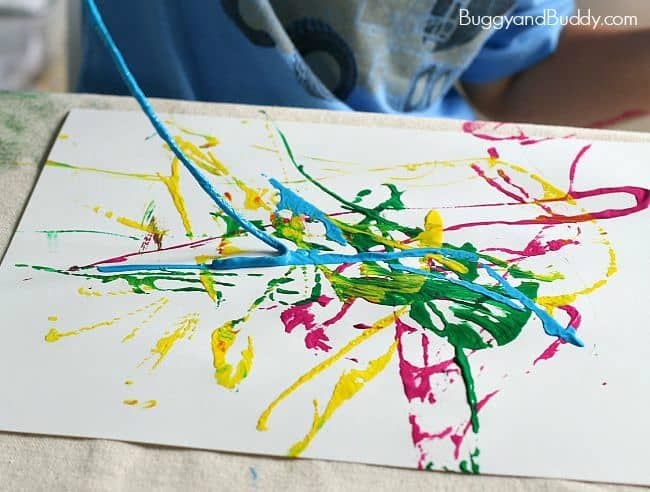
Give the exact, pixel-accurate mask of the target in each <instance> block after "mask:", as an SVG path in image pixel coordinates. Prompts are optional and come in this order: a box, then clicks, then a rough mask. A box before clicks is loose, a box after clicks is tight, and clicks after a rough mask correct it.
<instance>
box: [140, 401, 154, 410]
mask: <svg viewBox="0 0 650 492" xmlns="http://www.w3.org/2000/svg"><path fill="white" fill-rule="evenodd" d="M157 406H158V402H157V401H156V400H147V401H145V402H144V403H143V404H142V408H145V409H148V408H155V407H157Z"/></svg>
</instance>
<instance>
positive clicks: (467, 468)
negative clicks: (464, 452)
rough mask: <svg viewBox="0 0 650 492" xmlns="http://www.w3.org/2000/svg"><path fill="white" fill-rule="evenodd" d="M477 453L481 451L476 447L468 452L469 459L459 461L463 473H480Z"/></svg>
mask: <svg viewBox="0 0 650 492" xmlns="http://www.w3.org/2000/svg"><path fill="white" fill-rule="evenodd" d="M479 454H481V451H480V450H479V449H478V448H476V449H474V451H472V452H471V453H470V454H469V460H462V461H461V462H460V463H459V468H460V471H461V472H463V473H471V474H474V475H478V474H479V473H480V468H479V465H478V463H477V461H476V458H478V456H479Z"/></svg>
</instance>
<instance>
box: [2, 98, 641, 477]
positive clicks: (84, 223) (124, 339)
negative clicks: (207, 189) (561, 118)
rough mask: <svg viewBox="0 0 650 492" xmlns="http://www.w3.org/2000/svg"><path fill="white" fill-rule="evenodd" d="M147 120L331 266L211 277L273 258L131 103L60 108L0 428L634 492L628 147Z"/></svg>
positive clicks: (634, 268)
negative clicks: (116, 108)
mask: <svg viewBox="0 0 650 492" xmlns="http://www.w3.org/2000/svg"><path fill="white" fill-rule="evenodd" d="M166 118H167V119H168V124H169V126H170V128H171V130H172V132H173V134H174V135H175V136H176V138H177V141H178V142H179V143H180V144H181V146H182V148H183V149H184V151H185V152H186V154H187V155H188V156H189V157H190V158H191V159H192V160H193V162H194V163H195V164H196V165H197V166H198V168H199V169H200V170H201V172H202V173H203V175H205V176H206V177H207V178H208V180H209V181H210V182H211V183H212V185H213V186H214V187H215V188H216V189H217V190H219V191H220V192H222V193H223V195H224V196H225V198H226V199H227V200H228V201H229V202H230V203H231V204H232V206H233V207H234V208H235V209H236V210H238V211H239V212H240V213H241V214H243V215H244V216H245V217H246V218H248V219H249V220H251V221H253V222H254V224H256V226H257V227H259V228H262V229H263V230H264V231H266V232H267V233H270V234H272V235H274V236H275V237H277V238H279V239H281V241H283V242H284V243H285V244H286V245H288V246H289V247H290V248H291V249H292V250H299V251H301V252H302V253H304V257H308V258H312V259H313V258H321V259H322V258H329V260H328V261H320V260H318V261H313V262H312V263H310V261H305V262H303V263H302V264H299V263H300V262H293V263H291V262H288V263H287V264H284V265H279V266H274V267H270V268H244V269H227V270H220V269H214V268H213V266H214V264H213V262H214V261H215V260H217V261H218V260H220V259H223V258H231V257H241V256H245V257H250V256H255V255H261V254H262V255H263V254H272V253H273V252H272V251H271V250H269V248H268V247H267V246H265V245H264V244H262V243H261V242H259V241H258V240H257V239H254V238H252V237H250V236H249V235H247V234H243V233H242V230H241V229H240V228H239V226H238V225H237V223H236V222H235V221H233V220H232V219H231V218H229V217H227V216H226V215H225V214H224V213H223V212H222V211H221V210H220V209H219V208H217V207H216V205H215V204H214V202H213V201H212V200H211V199H210V198H209V197H208V195H207V194H206V193H204V191H203V190H202V189H201V188H200V187H199V186H198V185H197V184H196V182H195V181H194V180H193V178H192V177H191V176H190V174H189V173H188V172H187V170H186V169H185V168H184V167H183V166H182V165H181V164H180V163H179V162H178V160H176V159H175V158H174V157H173V155H172V154H171V152H170V151H169V149H167V148H166V147H165V146H164V145H163V144H162V142H161V141H160V139H158V138H157V137H156V136H154V135H153V132H152V129H151V127H150V126H149V124H148V123H147V121H146V120H145V118H144V116H143V115H141V114H139V113H129V112H109V111H86V110H84V111H73V112H72V113H71V114H70V115H69V116H68V118H67V120H66V122H65V124H64V126H63V128H62V130H61V133H60V135H59V137H58V139H57V140H56V143H55V145H54V147H53V149H52V151H51V154H50V156H49V158H48V160H47V162H46V165H45V167H44V170H43V172H42V175H41V177H40V179H39V181H38V184H37V186H36V188H35V190H34V193H33V196H32V198H31V200H30V202H29V205H28V207H27V209H26V211H25V213H24V216H23V217H22V220H21V221H20V225H19V227H18V230H17V232H16V234H15V236H14V238H13V241H12V243H11V245H10V247H9V249H8V251H7V252H6V254H5V257H4V259H3V262H2V266H1V269H0V293H1V298H2V323H1V328H0V330H1V333H2V337H1V340H2V342H1V343H0V388H2V395H1V396H0V428H1V429H4V430H8V431H16V432H28V433H44V434H56V435H68V436H86V437H97V438H109V439H122V440H128V441H136V442H147V443H160V444H167V445H176V446H187V447H196V448H206V449H216V450H226V451H235V452H245V453H261V454H270V455H290V456H300V457H309V458H321V459H334V460H345V461H353V462H363V463H373V464H383V465H391V466H400V467H417V468H421V469H425V470H449V471H460V472H467V473H479V472H480V473H490V474H506V475H526V476H545V477H563V478H574V479H584V480H597V481H606V482H629V483H643V484H650V469H649V468H648V466H647V463H646V462H647V456H648V454H647V443H648V442H649V441H650V424H649V423H648V420H647V413H648V408H649V407H650V378H649V377H648V375H647V374H648V368H647V366H646V365H645V364H646V363H647V362H648V361H649V360H650V330H648V329H647V326H646V325H647V306H648V301H649V296H648V278H649V275H650V262H649V256H648V253H647V242H648V237H649V236H648V232H649V229H648V212H647V210H646V208H647V206H648V188H650V170H649V168H648V162H647V161H648V155H650V148H649V147H648V146H647V145H641V144H630V143H626V144H622V143H605V142H593V143H590V142H585V141H580V140H576V139H574V138H572V137H571V136H567V138H563V139H536V138H534V137H531V136H527V135H524V134H523V133H521V132H520V131H519V130H518V129H516V128H514V129H513V132H512V135H511V136H509V137H507V136H506V137H504V136H503V132H501V133H500V134H499V135H495V134H492V133H491V129H490V127H489V125H483V124H467V125H465V127H464V129H465V132H464V133H460V132H459V133H446V132H431V131H423V130H410V129H400V128H364V127H353V126H337V125H324V124H307V123H296V122H284V121H272V120H270V119H269V118H267V117H266V116H264V115H262V114H261V115H260V117H259V119H249V120H239V119H233V118H213V117H210V118H208V117H198V116H180V115H177V116H168V117H166ZM501 130H503V129H501ZM414 249H418V250H419V251H423V253H422V254H419V255H417V254H416V255H413V256H412V257H411V256H409V255H410V253H409V251H410V250H414ZM373 254H374V256H373ZM364 255H365V256H364ZM332 258H334V260H332ZM336 258H338V260H337V259H336ZM581 345H582V346H581Z"/></svg>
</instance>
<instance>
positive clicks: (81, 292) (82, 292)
mask: <svg viewBox="0 0 650 492" xmlns="http://www.w3.org/2000/svg"><path fill="white" fill-rule="evenodd" d="M77 292H78V293H79V295H80V296H86V297H100V296H101V295H102V294H101V293H100V292H96V291H94V290H90V289H87V288H86V287H79V288H78V289H77Z"/></svg>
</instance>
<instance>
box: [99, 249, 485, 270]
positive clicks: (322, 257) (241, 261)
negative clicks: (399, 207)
mask: <svg viewBox="0 0 650 492" xmlns="http://www.w3.org/2000/svg"><path fill="white" fill-rule="evenodd" d="M429 254H439V255H444V256H447V257H449V258H454V259H459V260H462V259H464V260H470V261H472V260H473V261H476V259H477V258H478V255H476V254H475V253H471V252H468V251H462V250H455V249H447V248H413V249H407V250H403V251H381V252H380V251H376V252H375V251H364V252H362V253H355V254H339V253H322V252H320V251H318V250H314V249H296V250H293V251H287V252H286V253H284V254H282V255H276V256H233V257H231V258H223V259H217V260H213V261H212V263H209V264H202V265H196V264H159V263H158V264H142V265H141V264H131V265H108V266H100V267H97V269H98V270H99V271H100V272H103V273H109V272H129V271H138V270H236V269H240V268H254V269H255V268H270V267H283V266H289V265H298V266H302V265H342V264H345V263H362V262H377V261H389V260H399V259H401V258H421V257H423V256H425V255H429Z"/></svg>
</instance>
